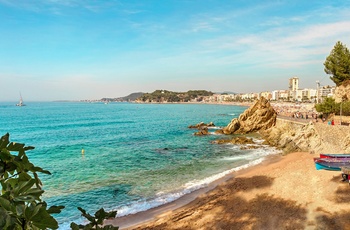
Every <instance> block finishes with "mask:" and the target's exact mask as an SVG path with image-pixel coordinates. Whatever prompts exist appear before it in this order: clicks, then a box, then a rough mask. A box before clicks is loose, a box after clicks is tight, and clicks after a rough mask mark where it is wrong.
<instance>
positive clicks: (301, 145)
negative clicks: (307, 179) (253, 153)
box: [260, 119, 350, 153]
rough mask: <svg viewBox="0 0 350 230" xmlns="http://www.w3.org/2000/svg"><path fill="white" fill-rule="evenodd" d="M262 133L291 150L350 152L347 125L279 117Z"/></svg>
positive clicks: (273, 142) (272, 142)
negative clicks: (300, 121) (289, 119)
mask: <svg viewBox="0 0 350 230" xmlns="http://www.w3.org/2000/svg"><path fill="white" fill-rule="evenodd" d="M260 134H261V135H262V137H263V138H264V139H265V140H266V142H267V143H269V144H270V145H272V146H276V147H278V148H280V149H283V151H284V152H285V153H289V152H298V151H302V152H318V153H320V152H324V153H346V152H350V133H349V127H347V126H338V125H336V126H334V125H327V124H326V123H322V122H320V123H313V122H310V123H307V124H303V123H297V122H294V121H288V120H283V119H277V121H276V125H275V126H273V127H271V128H270V129H268V130H264V131H261V132H260Z"/></svg>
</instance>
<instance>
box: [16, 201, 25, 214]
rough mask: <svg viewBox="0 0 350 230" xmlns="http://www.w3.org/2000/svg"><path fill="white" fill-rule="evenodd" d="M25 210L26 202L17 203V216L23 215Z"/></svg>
mask: <svg viewBox="0 0 350 230" xmlns="http://www.w3.org/2000/svg"><path fill="white" fill-rule="evenodd" d="M24 210H25V205H24V204H17V205H16V213H17V216H22V215H23V214H24Z"/></svg>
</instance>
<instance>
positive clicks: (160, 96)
mask: <svg viewBox="0 0 350 230" xmlns="http://www.w3.org/2000/svg"><path fill="white" fill-rule="evenodd" d="M212 95H213V93H212V92H210V91H206V90H189V91H187V92H172V91H168V90H156V91H154V92H153V93H145V94H143V95H142V96H141V97H139V98H138V99H137V100H136V101H139V102H151V103H154V102H156V103H162V102H189V101H192V100H197V101H201V100H203V97H205V96H212Z"/></svg>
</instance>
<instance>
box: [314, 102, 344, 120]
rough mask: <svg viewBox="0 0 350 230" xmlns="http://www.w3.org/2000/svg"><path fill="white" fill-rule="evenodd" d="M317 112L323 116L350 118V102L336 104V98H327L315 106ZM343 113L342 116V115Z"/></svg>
mask: <svg viewBox="0 0 350 230" xmlns="http://www.w3.org/2000/svg"><path fill="white" fill-rule="evenodd" d="M315 108H316V111H317V112H319V113H323V114H326V115H328V114H331V113H334V114H336V115H344V116H350V101H345V102H340V103H336V102H335V100H334V98H331V97H326V98H325V99H324V101H323V102H322V103H320V104H316V105H315ZM340 113H341V114H340Z"/></svg>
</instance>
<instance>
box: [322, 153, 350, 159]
mask: <svg viewBox="0 0 350 230" xmlns="http://www.w3.org/2000/svg"><path fill="white" fill-rule="evenodd" d="M320 158H350V154H343V153H339V154H325V153H321V154H320Z"/></svg>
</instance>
